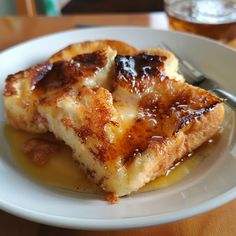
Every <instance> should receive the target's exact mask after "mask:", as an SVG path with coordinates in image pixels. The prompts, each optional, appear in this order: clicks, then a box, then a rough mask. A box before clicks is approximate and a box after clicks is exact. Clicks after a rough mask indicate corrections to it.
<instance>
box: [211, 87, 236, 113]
mask: <svg viewBox="0 0 236 236" xmlns="http://www.w3.org/2000/svg"><path fill="white" fill-rule="evenodd" d="M212 91H213V92H214V93H215V94H216V95H217V96H219V97H221V98H224V99H226V103H227V104H228V105H229V106H230V107H231V108H232V109H233V110H234V111H236V96H234V95H233V94H231V93H229V92H226V91H225V90H223V89H219V88H215V89H213V90H212Z"/></svg>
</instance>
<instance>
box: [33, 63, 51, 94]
mask: <svg viewBox="0 0 236 236" xmlns="http://www.w3.org/2000/svg"><path fill="white" fill-rule="evenodd" d="M52 68H53V64H51V63H45V64H43V65H38V66H36V67H35V70H34V74H33V77H32V79H31V90H34V89H35V86H36V85H37V84H38V83H39V81H41V80H42V79H44V78H45V76H47V74H48V73H49V72H50V71H51V70H52Z"/></svg>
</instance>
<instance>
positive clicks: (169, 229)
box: [0, 13, 236, 236]
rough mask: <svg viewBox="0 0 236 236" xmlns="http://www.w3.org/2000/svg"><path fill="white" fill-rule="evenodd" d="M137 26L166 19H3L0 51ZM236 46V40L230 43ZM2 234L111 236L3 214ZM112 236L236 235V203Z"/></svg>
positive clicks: (163, 22)
mask: <svg viewBox="0 0 236 236" xmlns="http://www.w3.org/2000/svg"><path fill="white" fill-rule="evenodd" d="M108 24H109V25H136V26H137V25H138V26H147V27H152V28H158V29H167V19H166V17H165V15H164V14H162V13H151V14H129V15H128V14H118V15H114V14H112V15H80V16H63V17H53V18H52V17H44V16H37V17H32V18H29V17H1V18H0V50H3V49H5V48H7V47H10V46H12V45H15V44H17V43H19V42H23V41H25V40H28V39H31V38H34V37H37V36H40V35H45V34H48V33H52V32H58V31H63V30H67V29H73V28H75V27H80V26H81V27H82V26H85V25H108ZM230 45H231V46H233V47H236V41H235V40H234V41H232V42H231V43H230ZM0 234H1V235H4V236H5V235H9V236H13V235H27V236H36V235H40V236H41V235H43V236H51V235H53V236H54V235H57V236H61V235H67V236H72V235H73V236H75V235H77V236H78V235H84V236H86V235H89V236H92V235H97V236H105V235H110V234H111V231H100V232H92V231H82V230H69V229H61V228H56V227H51V226H46V225H42V224H38V223H34V222H30V221H27V220H24V219H20V218H18V217H15V216H13V215H10V214H8V213H5V212H3V211H0ZM112 234H113V236H121V235H123V236H125V235H136V236H143V235H158V236H162V235H168V236H169V235H177V236H178V235H181V236H185V235H186V236H189V235H201V236H204V235H207V236H209V235H212V236H213V235H214V236H218V235H220V236H230V235H236V200H234V201H231V202H229V203H227V204H225V205H223V206H221V207H219V208H217V209H214V210H212V211H210V212H207V213H204V214H201V215H198V216H194V217H192V218H188V219H185V220H181V221H178V222H175V223H170V224H165V225H160V226H155V227H148V228H142V229H131V230H121V231H114V232H112Z"/></svg>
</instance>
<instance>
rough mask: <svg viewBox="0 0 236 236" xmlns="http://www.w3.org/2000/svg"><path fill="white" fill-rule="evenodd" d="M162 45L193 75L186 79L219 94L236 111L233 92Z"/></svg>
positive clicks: (164, 45)
mask: <svg viewBox="0 0 236 236" xmlns="http://www.w3.org/2000/svg"><path fill="white" fill-rule="evenodd" d="M161 47H162V48H164V49H167V50H169V51H171V52H173V53H174V54H175V56H176V57H177V58H178V60H179V63H180V65H181V66H182V67H183V68H184V69H186V70H187V71H188V72H189V74H190V75H191V77H192V81H191V80H190V78H189V77H188V76H186V78H185V79H186V81H187V82H188V83H190V84H192V85H194V86H198V87H200V88H203V89H205V90H208V91H210V92H213V93H215V94H216V95H217V96H219V97H221V98H223V99H225V101H226V103H227V104H228V105H229V106H230V107H231V108H232V109H233V110H235V111H236V96H235V95H233V94H232V93H229V92H227V91H225V90H224V89H223V88H221V86H220V85H219V84H218V83H217V82H216V81H214V80H212V79H210V78H208V77H206V76H205V75H204V74H202V73H201V72H200V71H199V70H198V69H197V68H196V67H194V66H193V65H192V64H190V63H189V62H188V61H186V60H184V59H182V58H181V57H180V56H179V55H178V54H177V53H176V52H175V51H174V50H173V49H172V48H170V46H168V45H167V44H166V43H164V42H162V43H161Z"/></svg>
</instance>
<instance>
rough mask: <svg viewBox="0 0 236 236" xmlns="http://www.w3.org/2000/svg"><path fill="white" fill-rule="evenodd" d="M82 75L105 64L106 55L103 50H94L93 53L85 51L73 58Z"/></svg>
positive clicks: (92, 71)
mask: <svg viewBox="0 0 236 236" xmlns="http://www.w3.org/2000/svg"><path fill="white" fill-rule="evenodd" d="M73 61H75V62H76V63H77V64H78V65H79V67H80V69H81V71H82V72H83V74H84V75H89V74H90V73H94V72H95V71H97V70H99V69H101V68H102V67H104V66H105V64H106V61H107V56H106V53H105V52H104V51H101V50H100V51H96V52H93V53H86V54H81V55H77V56H75V57H74V58H73Z"/></svg>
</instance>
